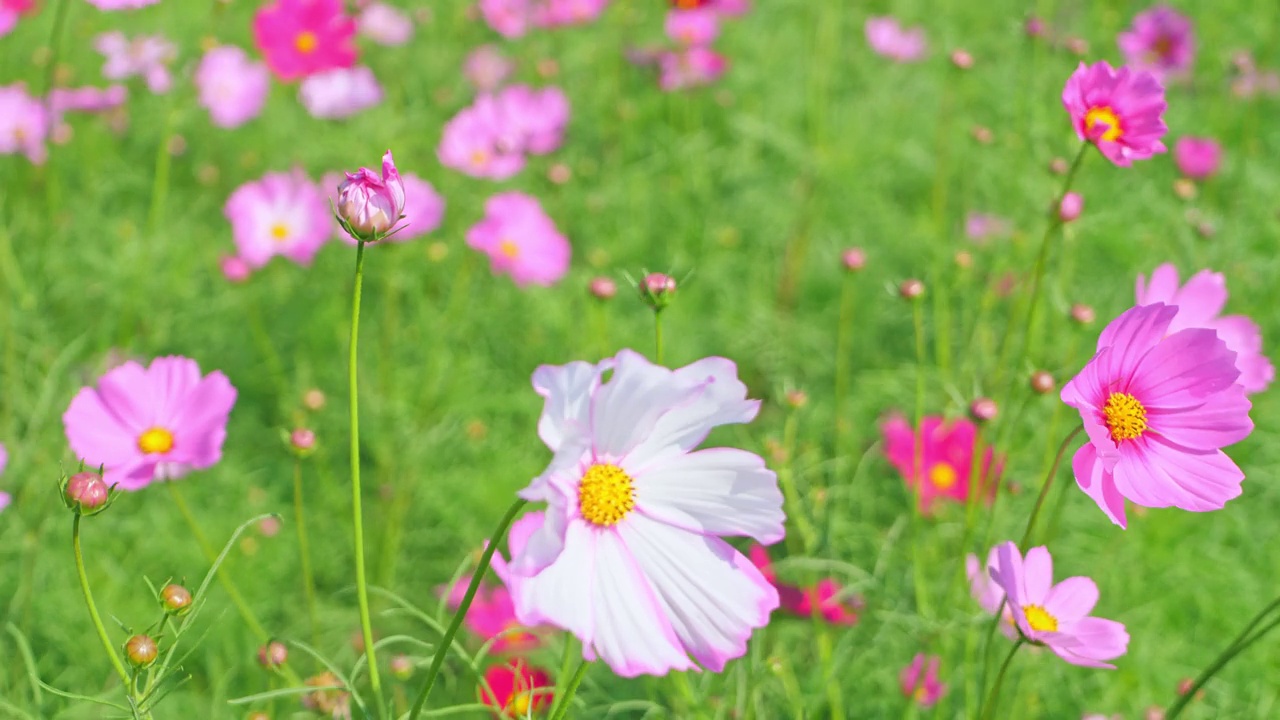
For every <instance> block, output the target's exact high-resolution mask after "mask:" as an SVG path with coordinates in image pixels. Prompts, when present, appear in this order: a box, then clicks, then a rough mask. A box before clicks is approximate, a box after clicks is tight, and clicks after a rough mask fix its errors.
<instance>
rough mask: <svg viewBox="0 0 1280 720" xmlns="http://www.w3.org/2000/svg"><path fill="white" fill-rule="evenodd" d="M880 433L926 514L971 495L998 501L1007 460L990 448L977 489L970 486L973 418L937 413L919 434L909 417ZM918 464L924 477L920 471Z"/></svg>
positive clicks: (891, 423)
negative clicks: (951, 417)
mask: <svg viewBox="0 0 1280 720" xmlns="http://www.w3.org/2000/svg"><path fill="white" fill-rule="evenodd" d="M881 432H882V433H883V434H884V453H885V456H886V457H888V458H889V462H890V464H892V465H893V466H894V467H895V468H897V470H898V472H900V473H902V477H903V479H904V480H905V481H906V483H907V487H908V488H910V489H911V490H912V494H913V495H916V496H917V498H918V501H919V506H920V512H921V513H923V514H925V515H929V514H931V513H932V512H933V505H934V503H935V502H936V501H937V500H939V499H949V500H953V501H956V502H965V501H967V500H968V499H969V495H970V493H972V492H978V493H979V498H980V499H981V500H982V501H983V502H990V501H991V499H992V498H993V497H995V494H996V486H997V485H998V484H999V475H1000V472H1001V467H1002V466H1003V464H1004V460H1003V458H996V457H995V454H994V453H993V452H992V450H991V448H989V447H988V448H986V450H985V451H984V452H983V455H982V462H981V464H980V465H979V467H978V472H979V475H978V483H977V484H978V487H977V488H971V487H970V477H969V474H970V472H971V471H972V469H973V466H974V463H973V452H974V444H975V443H976V441H977V428H976V427H975V426H974V424H973V423H972V422H971V421H970V420H968V419H966V418H958V419H955V420H951V421H947V420H946V419H945V418H942V417H939V416H937V415H933V416H928V417H925V418H924V419H923V421H922V423H921V432H920V433H915V432H913V431H912V429H911V426H910V425H908V424H907V421H906V420H905V419H903V418H902V417H901V416H893V417H891V418H889V420H888V421H886V422H885V423H884V424H883V425H882V426H881ZM922 437H923V446H922V447H921V448H920V450H919V457H918V458H917V457H916V443H917V442H920V441H921V438H922ZM917 462H918V463H919V467H920V470H921V472H920V473H917V472H916V463H917ZM993 465H994V466H995V467H994V468H993V467H992V466H993ZM919 476H923V477H924V478H925V482H923V483H921V482H920V481H919Z"/></svg>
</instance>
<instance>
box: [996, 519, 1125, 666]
mask: <svg viewBox="0 0 1280 720" xmlns="http://www.w3.org/2000/svg"><path fill="white" fill-rule="evenodd" d="M996 552H997V559H996V567H995V568H994V569H992V570H991V579H992V580H994V581H995V582H996V583H997V584H998V585H1000V587H1002V588H1003V589H1004V592H1005V595H1006V596H1007V597H1008V598H1009V602H1008V605H1009V609H1010V610H1011V611H1012V612H1013V619H1014V622H1015V623H1016V624H1017V626H1018V632H1019V633H1021V634H1022V636H1023V637H1025V638H1026V639H1027V640H1029V641H1030V642H1032V643H1035V644H1037V645H1046V646H1048V648H1049V649H1050V650H1052V651H1053V653H1054V654H1055V655H1057V656H1058V657H1060V658H1062V659H1063V660H1066V661H1067V662H1069V663H1071V664H1072V665H1081V666H1084V667H1094V668H1107V669H1111V670H1114V669H1115V666H1114V665H1111V664H1109V663H1107V662H1106V661H1107V660H1114V659H1115V658H1118V657H1120V656H1121V655H1124V654H1125V652H1126V651H1127V650H1128V648H1129V634H1128V633H1127V632H1125V629H1124V625H1122V624H1120V623H1118V622H1116V621H1115V620H1104V619H1102V618H1096V617H1091V616H1090V615H1089V613H1091V612H1093V607H1094V605H1096V604H1097V603H1098V586H1097V584H1095V583H1094V582H1093V580H1090V579H1089V578H1087V577H1070V578H1067V579H1066V580H1063V581H1062V582H1060V583H1057V584H1056V585H1055V584H1054V582H1053V558H1052V557H1050V555H1049V551H1048V550H1047V549H1045V548H1044V547H1043V546H1041V547H1034V548H1031V549H1030V550H1028V551H1027V556H1026V559H1025V560H1024V559H1023V557H1022V553H1021V552H1019V551H1018V546H1017V545H1015V544H1014V543H1012V542H1006V543H1003V544H1001V545H997V546H996Z"/></svg>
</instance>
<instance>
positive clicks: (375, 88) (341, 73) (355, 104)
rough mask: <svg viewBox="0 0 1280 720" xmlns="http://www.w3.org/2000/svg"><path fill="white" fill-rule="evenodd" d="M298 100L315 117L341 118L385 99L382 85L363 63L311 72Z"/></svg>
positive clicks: (301, 86) (299, 89)
mask: <svg viewBox="0 0 1280 720" xmlns="http://www.w3.org/2000/svg"><path fill="white" fill-rule="evenodd" d="M298 100H299V101H300V102H301V103H302V106H303V107H305V108H306V109H307V112H308V113H310V114H311V116H312V117H316V118H322V119H325V120H340V119H342V118H347V117H351V116H352V115H355V114H356V113H358V112H361V111H363V110H368V109H369V108H371V107H373V106H375V105H377V104H378V103H380V102H382V86H381V85H379V84H378V78H376V77H374V74H373V70H370V69H369V68H367V67H365V66H363V65H357V66H355V67H351V68H334V69H332V70H325V71H323V72H318V73H315V74H314V75H308V76H307V77H306V79H304V80H303V81H302V84H301V85H299V86H298Z"/></svg>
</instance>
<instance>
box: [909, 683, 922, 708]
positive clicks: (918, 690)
mask: <svg viewBox="0 0 1280 720" xmlns="http://www.w3.org/2000/svg"><path fill="white" fill-rule="evenodd" d="M924 696H925V687H924V683H920V684H919V685H916V689H915V692H913V693H911V698H912V699H913V700H915V701H916V702H918V703H922V702H924Z"/></svg>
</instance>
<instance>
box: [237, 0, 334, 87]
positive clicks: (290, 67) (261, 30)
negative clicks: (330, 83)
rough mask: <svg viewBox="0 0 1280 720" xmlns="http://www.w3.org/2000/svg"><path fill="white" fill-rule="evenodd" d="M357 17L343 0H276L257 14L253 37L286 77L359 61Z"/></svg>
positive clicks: (280, 75) (279, 74)
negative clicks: (356, 40)
mask: <svg viewBox="0 0 1280 720" xmlns="http://www.w3.org/2000/svg"><path fill="white" fill-rule="evenodd" d="M355 34H356V21H355V20H353V19H352V18H350V17H348V16H347V15H346V14H345V13H344V12H343V8H342V0H276V2H275V3H273V4H271V5H267V6H264V7H261V8H259V9H258V11H257V12H256V13H255V14H254V16H253V41H254V44H255V45H257V47H258V50H259V52H261V53H262V55H263V57H264V58H266V61H267V67H269V68H271V72H272V73H274V74H275V76H276V77H278V78H280V79H281V80H284V81H289V80H297V79H298V78H303V77H306V76H308V75H314V74H315V73H318V72H323V71H325V70H332V69H334V68H349V67H351V66H352V65H355V63H356V56H357V51H356V46H355Z"/></svg>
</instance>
